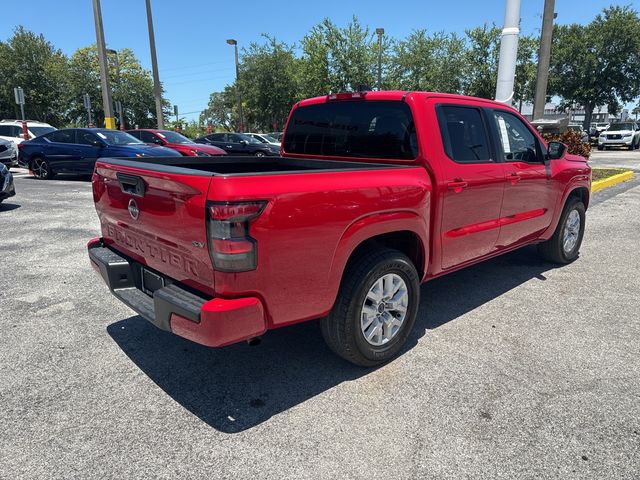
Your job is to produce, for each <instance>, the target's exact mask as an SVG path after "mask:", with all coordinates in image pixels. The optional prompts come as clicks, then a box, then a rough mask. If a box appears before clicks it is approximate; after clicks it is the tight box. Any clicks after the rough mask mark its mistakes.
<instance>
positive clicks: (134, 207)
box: [129, 198, 140, 220]
mask: <svg viewBox="0 0 640 480" xmlns="http://www.w3.org/2000/svg"><path fill="white" fill-rule="evenodd" d="M129 215H131V218H133V219H134V220H137V219H138V216H140V209H139V208H138V204H137V203H136V201H135V200H134V199H133V198H132V199H131V200H129Z"/></svg>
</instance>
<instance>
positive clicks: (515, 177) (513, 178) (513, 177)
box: [509, 173, 522, 185]
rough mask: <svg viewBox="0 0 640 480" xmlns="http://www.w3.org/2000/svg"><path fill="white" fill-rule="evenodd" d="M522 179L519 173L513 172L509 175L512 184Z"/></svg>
mask: <svg viewBox="0 0 640 480" xmlns="http://www.w3.org/2000/svg"><path fill="white" fill-rule="evenodd" d="M520 180H522V177H521V176H520V175H518V174H517V173H512V174H511V175H509V181H510V182H511V185H515V184H517V183H518V182H519V181H520Z"/></svg>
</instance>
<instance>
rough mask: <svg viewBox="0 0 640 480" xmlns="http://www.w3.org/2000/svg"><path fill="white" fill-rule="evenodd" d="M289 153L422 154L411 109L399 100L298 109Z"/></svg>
mask: <svg viewBox="0 0 640 480" xmlns="http://www.w3.org/2000/svg"><path fill="white" fill-rule="evenodd" d="M283 149H284V151H285V152H287V153H298V154H305V155H323V156H335V157H347V158H351V157H353V158H379V159H395V160H413V159H415V158H416V157H417V155H418V142H417V137H416V130H415V126H414V123H413V117H412V115H411V109H410V108H409V106H408V105H407V104H406V103H404V102H399V101H380V100H375V101H373V100H372V101H367V100H347V101H329V102H327V103H319V104H315V105H308V106H304V107H298V108H296V109H295V110H294V111H293V113H292V115H291V120H290V121H289V123H288V125H287V134H286V136H285V138H284V146H283Z"/></svg>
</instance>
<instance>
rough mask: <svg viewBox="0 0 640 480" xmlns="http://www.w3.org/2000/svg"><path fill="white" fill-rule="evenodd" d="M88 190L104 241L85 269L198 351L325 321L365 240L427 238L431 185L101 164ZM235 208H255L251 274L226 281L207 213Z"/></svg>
mask: <svg viewBox="0 0 640 480" xmlns="http://www.w3.org/2000/svg"><path fill="white" fill-rule="evenodd" d="M93 187H94V200H95V203H96V209H97V212H98V216H99V218H100V222H101V229H102V236H101V238H100V240H99V242H93V243H92V244H91V245H90V247H91V248H90V257H91V260H92V265H93V266H94V268H96V269H97V270H98V271H99V272H100V273H101V275H102V277H103V278H104V279H105V281H106V282H107V283H108V285H109V287H110V288H111V290H112V292H113V293H114V294H116V296H117V297H118V298H120V299H121V300H122V301H123V302H125V303H126V304H127V305H129V306H130V307H131V308H133V309H134V310H136V311H137V312H138V313H139V314H140V315H142V316H143V317H144V318H146V319H147V320H149V321H151V322H153V323H154V324H155V325H156V326H158V327H160V328H163V329H171V330H172V331H174V332H176V328H182V330H181V331H182V333H181V335H182V336H186V337H187V338H191V339H192V340H195V341H198V342H199V343H203V344H207V345H215V346H217V345H225V344H229V343H233V342H236V341H239V340H242V339H245V338H250V337H252V336H257V335H261V334H262V333H264V332H265V331H266V330H267V329H270V328H274V327H278V326H283V325H287V324H291V323H296V322H299V321H303V320H307V319H312V318H318V316H322V315H325V314H326V313H328V312H329V310H331V307H332V305H333V301H334V299H335V297H336V295H337V292H338V288H339V285H340V278H341V276H342V274H343V271H344V268H345V266H346V263H347V260H348V258H349V256H350V255H351V253H352V252H353V250H354V249H355V248H356V247H357V246H358V244H360V243H361V242H362V241H363V240H366V239H367V238H370V237H372V236H376V235H381V234H385V233H387V232H389V231H393V230H397V229H398V228H401V229H402V230H408V231H413V232H415V235H416V236H417V237H418V238H423V239H424V241H425V242H426V239H427V236H428V233H427V231H428V221H425V219H428V218H429V192H430V190H431V183H430V180H429V176H428V175H427V172H426V171H425V169H424V168H422V167H420V166H417V165H397V164H395V165H394V164H385V163H365V162H356V161H331V160H317V159H305V158H282V157H269V158H260V159H257V158H254V157H231V158H229V157H226V158H225V157H217V158H201V157H200V158H197V159H194V158H192V157H179V158H170V157H167V158H154V159H149V158H140V159H135V160H132V159H126V160H124V159H109V158H101V159H99V160H98V162H97V163H96V169H95V173H94V177H93ZM239 202H246V204H247V205H250V206H251V205H255V204H258V203H259V204H261V205H264V208H263V210H261V211H260V213H259V216H257V217H256V218H255V219H252V220H251V222H250V226H249V225H248V224H247V225H248V226H247V239H248V241H249V242H251V244H253V245H254V246H255V255H256V261H255V268H246V269H241V270H240V271H232V268H229V267H227V266H225V265H219V266H216V264H215V260H214V259H213V254H212V248H214V246H215V245H218V242H219V240H217V239H213V237H212V235H213V233H212V231H213V230H214V228H213V227H212V223H211V222H212V213H211V212H212V210H211V209H212V208H214V207H216V206H226V205H237V204H238V203H239ZM231 236H233V235H231ZM222 237H225V235H222ZM232 247H233V245H231V247H228V248H227V247H224V246H223V247H221V248H223V249H225V248H226V250H224V252H225V253H229V252H231V253H234V252H233V251H232V250H229V248H232ZM415 249H416V251H418V246H417V245H415ZM105 259H106V260H105ZM424 260H425V261H426V258H425V259H424ZM420 270H422V271H424V266H423V265H421V266H420ZM145 275H146V277H145ZM120 277H122V278H123V280H122V282H120V283H119V280H118V279H119V278H120ZM143 278H147V284H150V283H155V286H153V287H152V288H145V285H144V284H143ZM302 298H304V301H300V300H301V299H302ZM194 305H195V307H194ZM221 312H224V313H221ZM172 315H173V316H175V318H174V319H173V321H172V320H171V318H172ZM176 315H177V316H179V317H180V318H182V319H186V320H184V321H183V323H182V327H178V325H179V324H180V322H181V320H177V318H178V317H177V316H176ZM222 317H223V318H224V319H226V320H221V318H222ZM184 322H188V323H184ZM243 322H246V324H243ZM207 325H209V326H215V328H216V331H215V333H212V331H211V330H210V327H209V326H207ZM225 325H226V327H225ZM187 327H188V328H191V329H192V330H193V329H195V330H198V331H197V332H192V333H184V330H185V328H187ZM211 328H213V327H211Z"/></svg>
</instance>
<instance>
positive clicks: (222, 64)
mask: <svg viewBox="0 0 640 480" xmlns="http://www.w3.org/2000/svg"><path fill="white" fill-rule="evenodd" d="M2 4H3V5H2V13H3V15H2V17H3V18H2V21H1V22H0V41H4V40H6V39H7V38H9V37H10V36H11V34H12V32H13V30H14V29H15V28H16V27H17V26H18V25H23V26H24V27H25V28H26V29H28V30H31V31H33V32H36V33H42V34H43V35H44V36H45V37H46V39H47V40H49V41H50V42H52V43H53V44H54V45H55V46H56V47H57V48H60V49H61V50H62V51H63V52H64V53H66V54H67V55H71V54H72V53H73V52H74V51H75V50H76V49H78V48H80V47H85V46H88V45H90V44H92V43H95V41H96V36H95V29H94V20H93V9H92V0H29V2H28V3H27V4H26V5H25V4H22V3H21V2H15V1H13V2H9V1H8V0H4V1H3V2H2ZM101 4H102V17H103V24H104V31H105V39H106V42H107V48H113V49H116V50H119V49H122V48H130V49H131V50H133V51H134V53H135V55H136V56H137V57H138V59H139V60H140V62H141V63H142V65H143V66H144V67H145V68H147V69H149V70H150V69H151V58H150V53H149V37H148V32H147V23H146V10H145V1H144V0H101ZM612 4H619V5H629V4H630V5H632V6H634V7H635V8H636V9H640V1H638V0H635V1H633V0H626V1H618V0H609V1H606V0H558V1H557V2H556V12H557V13H558V18H557V20H556V22H557V23H563V24H564V23H583V24H584V23H588V22H590V21H591V20H592V19H593V18H594V17H595V15H596V14H597V13H598V12H600V11H601V10H602V8H604V7H606V6H609V5H612ZM151 5H152V9H153V20H154V29H155V36H156V46H157V51H158V67H159V70H160V80H161V82H162V83H163V86H164V88H165V97H166V98H167V99H168V100H169V101H170V102H171V103H172V104H175V105H178V108H179V112H180V116H181V117H182V116H184V117H186V118H188V119H191V118H197V116H198V114H199V112H200V111H201V110H203V109H204V108H205V107H206V105H207V101H208V98H209V94H210V93H211V92H214V91H219V90H222V89H223V88H224V86H225V85H226V84H228V83H231V82H233V79H234V76H235V68H234V58H233V47H232V46H230V45H227V43H226V39H228V38H235V39H237V40H238V45H239V46H240V48H242V46H243V45H244V46H246V45H248V44H249V43H251V42H256V41H260V40H261V34H263V33H267V34H269V35H271V36H275V37H276V38H277V39H278V40H281V41H284V42H287V43H290V44H292V43H296V42H298V41H299V40H300V39H301V38H302V37H303V36H304V35H305V34H306V33H307V32H308V31H309V30H310V29H311V27H313V26H314V25H316V24H318V23H320V22H321V21H322V20H323V19H324V18H329V19H330V20H331V21H332V22H333V23H334V24H336V25H338V26H343V25H346V24H347V23H348V22H349V21H350V20H351V18H352V16H353V15H356V16H357V17H358V19H359V20H360V22H361V23H362V24H363V25H364V26H368V27H370V29H371V30H374V29H375V28H376V27H383V28H384V29H385V34H387V35H390V36H392V37H395V38H403V37H406V36H407V35H408V34H409V33H411V31H413V30H416V29H427V30H430V31H440V30H444V31H447V32H457V33H463V32H464V30H465V29H466V28H473V27H476V26H479V25H482V24H483V23H485V22H486V23H495V24H496V25H498V26H502V23H503V21H504V5H505V2H504V0H457V1H456V2H455V4H454V3H453V2H452V1H446V2H433V1H429V0H422V1H420V0H404V1H402V2H399V3H395V2H389V1H384V2H383V1H380V0H369V1H368V2H363V1H358V2H353V1H348V0H322V1H300V0H297V1H290V0H277V1H275V2H265V1H260V2H258V1H254V0H245V1H242V2H238V1H235V2H234V1H227V2H220V1H216V2H214V1H212V0H182V1H181V2H176V1H170V0H151ZM452 5H455V8H452ZM543 5H544V0H522V7H521V29H522V32H523V33H525V34H526V33H536V34H537V33H538V32H539V30H540V26H541V23H542V9H543Z"/></svg>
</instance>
